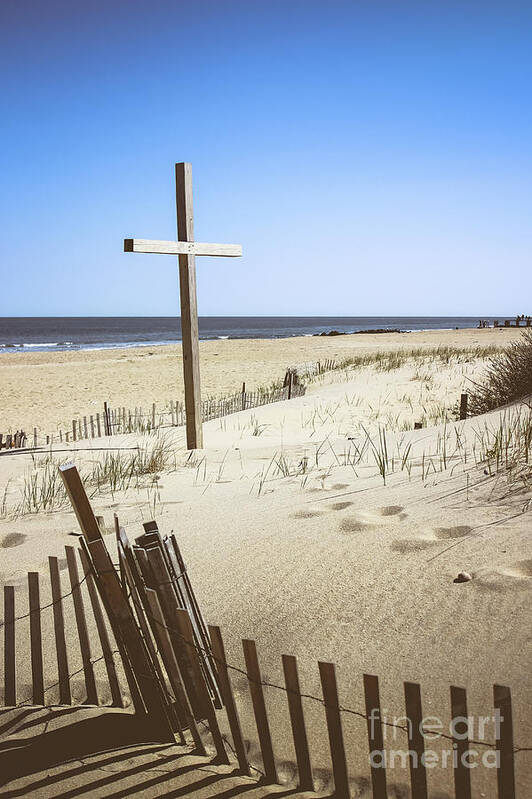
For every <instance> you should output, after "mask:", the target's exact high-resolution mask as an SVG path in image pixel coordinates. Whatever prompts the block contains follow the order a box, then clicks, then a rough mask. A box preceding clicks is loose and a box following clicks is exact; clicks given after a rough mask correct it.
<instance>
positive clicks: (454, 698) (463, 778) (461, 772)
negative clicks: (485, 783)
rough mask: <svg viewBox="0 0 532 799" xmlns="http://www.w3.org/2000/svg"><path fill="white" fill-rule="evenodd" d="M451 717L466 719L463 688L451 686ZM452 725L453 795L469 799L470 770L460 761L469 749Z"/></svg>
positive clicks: (465, 702) (466, 739)
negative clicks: (454, 749) (453, 758)
mask: <svg viewBox="0 0 532 799" xmlns="http://www.w3.org/2000/svg"><path fill="white" fill-rule="evenodd" d="M451 717H452V718H453V719H457V718H463V719H467V697H466V692H465V690H464V689H463V688H456V687H455V686H454V685H452V686H451ZM457 732H458V731H457V730H455V725H454V724H453V738H454V741H453V743H454V745H455V746H456V765H455V767H454V794H455V797H456V799H471V769H469V768H467V767H466V765H465V764H464V762H463V761H462V756H463V755H464V754H465V753H466V752H467V750H468V749H469V740H468V738H467V737H466V738H464V737H463V736H462V734H460V735H457V734H456V733H457Z"/></svg>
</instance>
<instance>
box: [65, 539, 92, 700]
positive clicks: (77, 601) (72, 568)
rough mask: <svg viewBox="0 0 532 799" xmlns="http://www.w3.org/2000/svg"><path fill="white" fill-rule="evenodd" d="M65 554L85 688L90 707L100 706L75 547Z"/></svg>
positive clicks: (67, 548)
mask: <svg viewBox="0 0 532 799" xmlns="http://www.w3.org/2000/svg"><path fill="white" fill-rule="evenodd" d="M65 554H66V559H67V565H68V576H69V578H70V587H71V589H72V599H73V601H74V614H75V617H76V627H77V630H78V638H79V648H80V651H81V661H82V663H83V675H84V677H85V688H86V690H87V703H88V704H89V705H97V704H98V692H97V690H96V679H95V677H94V668H93V665H92V654H91V646H90V640H89V632H88V630H87V620H86V618H85V606H84V602H83V595H82V593H81V585H80V582H79V572H78V564H77V561H76V552H75V550H74V547H65Z"/></svg>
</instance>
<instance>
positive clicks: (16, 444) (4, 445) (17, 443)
mask: <svg viewBox="0 0 532 799" xmlns="http://www.w3.org/2000/svg"><path fill="white" fill-rule="evenodd" d="M26 446H27V436H26V433H25V432H24V430H17V431H16V432H15V433H5V434H4V433H0V449H23V448H24V447H26Z"/></svg>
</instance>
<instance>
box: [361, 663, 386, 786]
mask: <svg viewBox="0 0 532 799" xmlns="http://www.w3.org/2000/svg"><path fill="white" fill-rule="evenodd" d="M364 696H365V699H366V716H367V725H368V745H369V753H370V757H373V761H374V757H375V755H377V756H379V755H380V759H381V762H380V763H375V762H372V763H371V783H372V786H373V796H374V799H386V796H387V793H386V768H385V763H384V740H383V735H382V722H381V705H380V699H379V681H378V679H377V677H374V676H373V675H371V674H364Z"/></svg>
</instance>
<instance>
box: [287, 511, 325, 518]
mask: <svg viewBox="0 0 532 799" xmlns="http://www.w3.org/2000/svg"><path fill="white" fill-rule="evenodd" d="M321 514H322V512H321V511H319V510H298V511H296V513H292V516H291V517H290V518H292V519H312V518H313V517H314V516H321Z"/></svg>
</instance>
